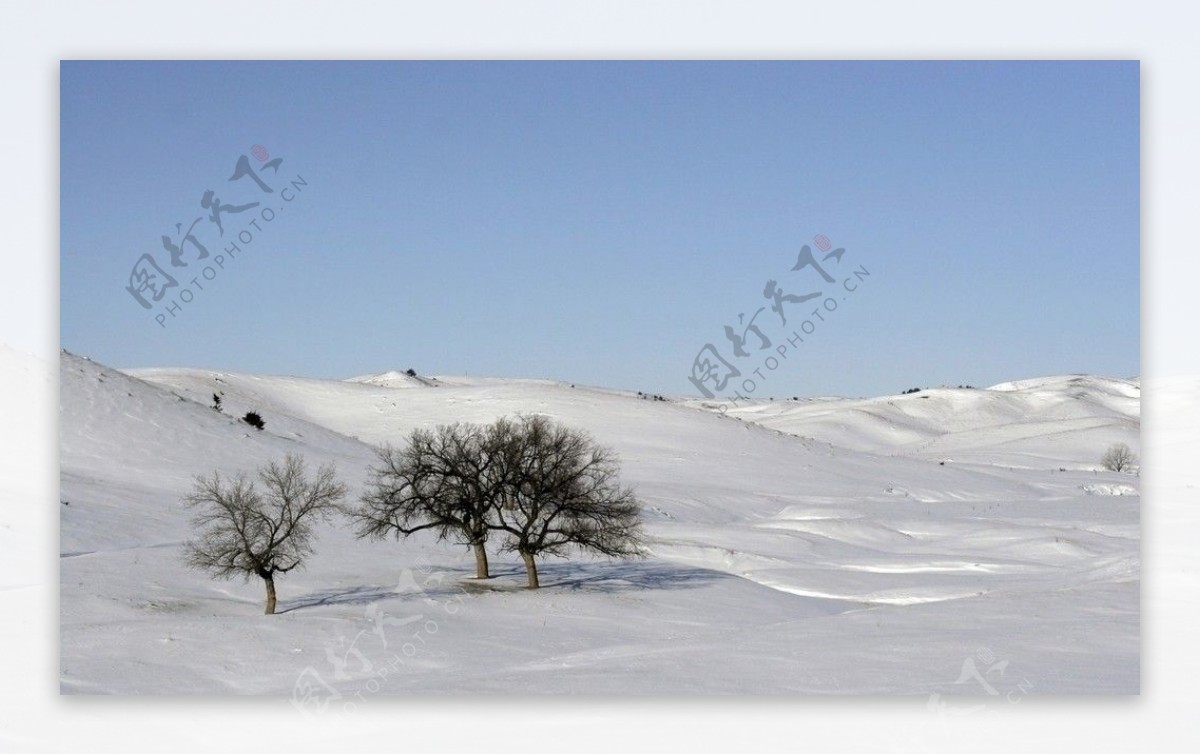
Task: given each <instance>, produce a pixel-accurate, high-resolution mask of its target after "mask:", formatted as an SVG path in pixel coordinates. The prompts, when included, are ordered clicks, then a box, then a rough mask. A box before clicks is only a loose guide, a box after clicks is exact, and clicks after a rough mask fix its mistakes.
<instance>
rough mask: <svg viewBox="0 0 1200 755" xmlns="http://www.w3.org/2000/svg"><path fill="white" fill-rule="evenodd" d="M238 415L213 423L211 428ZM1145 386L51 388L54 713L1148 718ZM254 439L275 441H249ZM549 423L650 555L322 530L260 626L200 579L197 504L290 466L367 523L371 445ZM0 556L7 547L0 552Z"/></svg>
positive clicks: (256, 592) (104, 376)
mask: <svg viewBox="0 0 1200 755" xmlns="http://www.w3.org/2000/svg"><path fill="white" fill-rule="evenodd" d="M214 392H217V393H220V394H221V395H222V403H223V407H224V412H217V411H216V410H214V409H213V408H212V407H211V404H212V394H213V393H214ZM1140 392H1141V391H1140V384H1139V382H1138V381H1136V380H1132V381H1131V380H1115V379H1107V378H1098V377H1090V376H1064V377H1053V378H1045V379H1037V380H1023V381H1019V382H1015V383H1006V384H1003V385H1000V386H995V387H993V388H991V389H987V390H972V389H936V390H931V391H927V392H922V393H919V394H910V395H906V396H890V397H881V398H875V399H865V400H860V399H814V400H796V401H792V400H786V401H785V400H782V399H779V400H776V401H760V402H742V404H741V405H740V406H737V407H733V408H731V409H729V411H728V412H727V414H726V415H725V416H722V415H721V414H720V413H719V412H718V411H716V408H715V407H714V406H713V405H712V404H711V402H703V401H700V400H698V399H689V400H683V399H679V400H674V401H667V402H662V401H647V400H643V399H640V398H638V396H637V395H636V394H635V393H634V392H623V391H615V390H607V389H605V390H601V389H594V388H587V387H583V386H579V387H571V386H570V384H564V383H558V382H553V381H544V380H501V379H475V378H461V377H458V378H450V377H441V378H427V377H423V376H421V377H418V378H412V377H409V376H407V375H405V374H404V373H402V372H390V373H385V374H383V375H379V376H364V377H360V378H354V379H352V380H347V381H332V380H312V379H304V378H294V377H276V376H261V375H248V374H237V373H224V372H214V371H206V370H193V369H155V370H135V371H131V372H130V373H128V374H126V373H123V372H120V371H117V370H115V369H112V368H108V367H105V366H103V365H101V364H98V363H96V362H93V361H89V360H86V359H83V358H80V357H76V356H74V355H71V354H67V353H64V354H63V355H62V362H61V470H62V490H61V498H62V500H61V501H60V502H59V510H60V514H61V543H60V551H61V558H60V566H61V633H62V637H61V640H62V643H61V647H62V655H61V689H62V690H63V691H64V692H67V693H116V694H158V693H164V694H227V693H234V694H272V695H286V696H292V697H293V699H295V700H297V704H298V705H301V706H302V707H310V708H321V707H322V706H326V705H345V704H347V703H348V702H349V701H353V700H357V699H360V698H361V696H366V695H379V694H429V693H434V694H447V693H470V694H479V693H483V694H526V693H551V694H559V693H580V694H621V693H631V694H671V693H733V694H743V693H752V694H760V693H770V694H787V693H834V694H881V693H883V694H926V695H927V694H930V693H940V694H956V693H957V694H976V695H977V694H989V693H990V692H992V691H996V692H998V693H1001V694H1005V693H1007V692H1009V691H1011V690H1014V689H1020V690H1021V694H1062V693H1121V694H1132V693H1136V692H1138V690H1139V611H1138V605H1139V596H1138V592H1139V582H1138V579H1139V500H1140V499H1139V495H1138V490H1139V478H1138V477H1137V476H1136V475H1134V474H1117V473H1113V472H1107V471H1103V470H1101V469H1100V468H1099V459H1100V456H1101V455H1102V454H1103V452H1104V450H1105V449H1106V448H1107V447H1108V446H1109V445H1111V444H1112V443H1115V442H1124V443H1127V444H1129V445H1130V446H1131V447H1132V448H1133V449H1134V450H1135V451H1139V450H1140V445H1139V438H1138V434H1139V424H1140V419H1139V413H1140V412H1139V402H1140ZM249 410H255V411H258V412H259V413H260V414H261V415H262V416H263V418H264V419H265V420H266V429H265V430H264V431H262V432H259V431H256V430H254V429H253V428H251V427H249V426H248V425H246V424H244V423H242V422H240V421H238V420H237V419H236V417H240V416H241V415H243V414H244V413H245V412H246V411H249ZM516 412H529V413H541V414H545V415H549V416H551V417H554V418H556V419H559V420H561V421H563V422H566V423H568V424H570V425H575V426H579V427H582V428H585V429H587V430H588V431H589V432H591V433H592V435H593V436H595V438H596V439H597V440H599V441H600V442H602V443H604V444H606V445H610V446H612V447H613V448H615V449H616V450H617V452H618V453H619V455H620V457H621V460H622V465H623V473H624V479H625V480H626V481H628V482H630V483H632V484H634V485H635V486H636V487H637V490H638V493H639V495H640V497H641V498H642V499H643V501H644V503H645V518H646V526H647V531H648V534H649V536H650V539H651V543H650V550H651V555H650V557H648V558H646V559H644V560H640V561H628V562H626V561H608V560H603V559H599V560H597V559H588V558H572V559H571V560H569V561H562V560H546V562H545V563H544V566H543V570H542V584H543V588H542V589H541V590H538V591H527V590H524V589H522V585H523V580H524V577H523V571H522V567H521V566H520V561H519V559H514V558H513V557H511V556H510V555H503V554H498V553H497V552H496V549H495V548H493V549H492V559H493V573H494V574H495V575H496V576H495V578H494V579H492V580H490V581H489V582H487V583H485V584H480V583H477V582H476V581H475V580H473V579H470V578H469V577H470V576H471V575H472V574H473V561H472V560H471V558H470V556H469V553H468V552H467V551H466V550H465V549H464V548H463V547H461V546H458V545H455V544H454V543H450V542H443V543H438V542H436V541H435V540H434V539H433V538H432V537H423V536H418V537H414V538H412V539H410V540H406V541H401V542H395V541H388V542H380V543H370V542H362V541H358V540H355V539H354V537H353V536H352V533H351V532H350V531H349V530H348V528H347V527H346V526H345V523H344V522H333V523H331V524H330V525H328V526H327V527H325V528H324V529H323V530H322V533H321V537H320V539H319V540H318V542H317V547H318V552H317V554H316V555H315V556H314V557H313V558H312V559H311V561H310V562H309V564H308V567H307V569H306V570H304V571H300V572H294V573H290V574H288V575H286V576H285V577H284V578H282V579H281V580H280V582H279V596H280V611H281V613H280V614H278V615H275V616H263V615H262V613H261V612H262V602H263V595H262V586H261V584H259V583H256V581H252V582H250V583H242V582H241V581H232V582H220V581H214V580H212V579H210V578H209V577H207V576H206V575H204V574H202V573H198V572H195V571H191V570H189V569H187V568H185V567H184V565H183V563H182V560H181V547H182V543H183V542H184V541H185V540H186V539H187V538H188V536H189V530H188V517H187V513H186V512H185V511H184V510H183V509H182V507H181V506H180V504H179V500H180V498H181V496H182V495H183V494H184V493H186V492H187V491H188V490H189V489H190V484H191V483H190V481H191V478H192V477H193V476H194V475H196V474H200V473H208V472H210V471H212V470H214V469H220V470H222V471H229V472H234V471H238V470H247V471H250V470H253V468H255V467H256V466H258V465H260V464H262V463H263V462H265V461H267V460H268V459H271V458H277V457H280V456H282V455H283V454H285V453H288V452H299V453H302V454H303V455H304V456H305V457H306V458H307V459H308V461H309V462H310V464H316V463H324V462H329V461H332V462H335V463H336V464H337V466H338V469H339V472H340V473H341V475H342V476H343V477H344V479H345V480H346V482H347V483H348V485H349V487H350V489H351V491H352V494H353V495H357V492H358V491H359V490H361V486H362V484H363V481H364V479H365V476H366V471H367V468H368V466H369V464H370V463H371V461H372V454H373V451H372V446H373V444H382V443H387V442H392V443H399V442H401V441H402V440H403V438H404V436H405V435H406V434H407V433H408V432H410V431H411V430H412V429H413V428H416V427H433V426H435V425H437V424H441V423H447V422H453V421H473V422H485V421H490V420H492V419H494V418H496V417H499V416H502V415H506V414H513V413H516ZM0 536H3V529H0Z"/></svg>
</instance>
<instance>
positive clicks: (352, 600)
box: [276, 585, 396, 613]
mask: <svg viewBox="0 0 1200 755" xmlns="http://www.w3.org/2000/svg"><path fill="white" fill-rule="evenodd" d="M395 596H396V591H395V590H394V589H391V588H381V587H378V586H374V585H371V586H365V585H364V586H362V587H349V588H346V587H343V588H340V589H336V590H324V591H321V592H316V593H312V594H311V595H305V596H304V597H302V598H296V599H294V600H288V601H282V600H281V601H279V602H280V605H281V606H282V608H280V609H279V610H277V611H276V613H291V612H292V611H297V610H299V609H301V608H313V607H315V606H357V605H368V604H370V603H374V602H375V601H377V600H385V599H387V598H394V597H395Z"/></svg>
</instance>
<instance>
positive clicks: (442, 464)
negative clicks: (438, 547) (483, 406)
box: [351, 424, 505, 579]
mask: <svg viewBox="0 0 1200 755" xmlns="http://www.w3.org/2000/svg"><path fill="white" fill-rule="evenodd" d="M488 437H489V433H488V430H487V429H486V428H483V427H480V426H478V425H471V424H454V425H442V426H440V427H438V428H437V430H435V431H429V430H416V431H414V432H413V433H412V435H411V436H409V440H408V445H407V446H405V447H404V448H402V449H396V448H392V447H385V448H383V449H381V450H380V451H379V452H378V457H379V465H378V466H376V467H373V468H372V469H371V481H370V483H369V485H368V488H367V491H366V493H364V495H363V496H362V500H361V505H360V506H359V508H358V509H357V510H356V511H354V512H352V514H351V516H352V518H353V519H354V521H355V522H356V524H357V528H358V536H359V537H370V538H376V539H379V538H384V537H387V536H388V535H391V534H394V535H395V536H396V537H397V538H399V537H401V536H405V537H407V536H408V535H411V534H413V533H416V532H420V531H422V530H431V531H433V532H435V533H437V536H438V539H439V540H446V539H451V538H453V539H456V540H457V541H458V542H460V543H462V544H464V545H468V546H470V547H471V548H472V549H473V550H474V552H475V576H476V578H478V579H488V578H489V576H490V575H489V573H488V560H487V550H486V549H485V543H486V542H487V539H488V535H489V534H490V533H491V527H490V522H489V517H490V516H491V511H492V510H493V509H494V508H495V506H496V505H497V503H498V502H499V500H500V495H501V492H502V485H503V482H504V475H505V470H504V469H503V467H502V466H501V464H500V463H499V462H500V461H501V459H499V458H498V457H497V456H496V455H495V454H494V453H492V450H491V447H490V446H489V444H488Z"/></svg>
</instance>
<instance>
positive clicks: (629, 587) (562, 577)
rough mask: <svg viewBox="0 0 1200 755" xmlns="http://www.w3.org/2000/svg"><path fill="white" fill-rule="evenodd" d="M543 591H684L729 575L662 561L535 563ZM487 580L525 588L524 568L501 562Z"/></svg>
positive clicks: (498, 584) (726, 577)
mask: <svg viewBox="0 0 1200 755" xmlns="http://www.w3.org/2000/svg"><path fill="white" fill-rule="evenodd" d="M538 577H539V580H540V582H541V585H542V588H541V589H543V590H547V589H550V590H567V591H572V592H596V593H617V592H631V591H636V590H688V589H693V588H697V587H704V586H705V585H710V584H713V583H715V582H716V581H718V580H721V579H730V578H731V577H730V575H728V574H725V573H724V572H719V571H714V570H712V569H699V568H695V567H690V566H681V565H679V564H671V563H665V562H662V561H609V562H604V561H597V562H582V563H580V562H565V563H564V562H554V561H548V562H546V563H543V564H538ZM488 582H489V583H497V587H499V586H500V585H501V584H503V585H504V586H506V587H507V586H510V585H511V587H513V588H516V589H523V588H524V587H525V567H523V566H520V565H516V566H513V567H509V566H508V565H503V566H501V567H500V568H499V569H496V570H494V576H493V578H492V579H491V580H488Z"/></svg>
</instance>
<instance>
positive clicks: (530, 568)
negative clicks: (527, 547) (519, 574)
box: [521, 553, 541, 590]
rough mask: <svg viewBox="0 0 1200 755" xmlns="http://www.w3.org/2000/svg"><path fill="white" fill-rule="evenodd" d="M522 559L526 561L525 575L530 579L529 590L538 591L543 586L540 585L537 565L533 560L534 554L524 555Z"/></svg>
mask: <svg viewBox="0 0 1200 755" xmlns="http://www.w3.org/2000/svg"><path fill="white" fill-rule="evenodd" d="M521 558H522V559H524V561H525V574H526V575H527V576H528V577H529V589H530V590H536V589H537V588H538V587H540V586H541V585H539V584H538V574H537V563H535V562H534V560H533V554H532V553H522V554H521Z"/></svg>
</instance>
